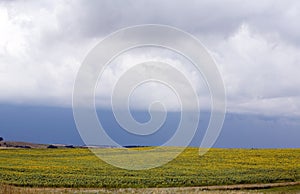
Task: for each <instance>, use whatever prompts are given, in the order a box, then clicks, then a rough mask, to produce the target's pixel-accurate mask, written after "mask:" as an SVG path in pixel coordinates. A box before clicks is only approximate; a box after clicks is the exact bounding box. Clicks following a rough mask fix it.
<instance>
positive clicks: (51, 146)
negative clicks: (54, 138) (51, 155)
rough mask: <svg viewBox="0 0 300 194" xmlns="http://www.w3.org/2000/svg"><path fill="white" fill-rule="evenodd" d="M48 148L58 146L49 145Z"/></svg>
mask: <svg viewBox="0 0 300 194" xmlns="http://www.w3.org/2000/svg"><path fill="white" fill-rule="evenodd" d="M47 148H57V146H55V145H49V146H48V147H47Z"/></svg>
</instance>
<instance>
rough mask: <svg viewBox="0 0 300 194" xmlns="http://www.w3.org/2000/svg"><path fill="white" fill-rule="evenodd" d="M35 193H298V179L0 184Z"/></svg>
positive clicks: (14, 192)
mask: <svg viewBox="0 0 300 194" xmlns="http://www.w3.org/2000/svg"><path fill="white" fill-rule="evenodd" d="M21 193H24V194H36V193H146V194H147V193H149V194H150V193H153V194H154V193H166V194H169V193H170V194H171V193H220V194H223V193H290V194H291V193H295V194H297V193H300V181H298V182H285V183H267V184H237V185H218V186H202V187H170V188H111V189H106V188H100V189H99V188H98V189H94V188H89V189H88V188H78V189H74V188H30V187H16V186H11V185H3V184H2V185H0V194H21Z"/></svg>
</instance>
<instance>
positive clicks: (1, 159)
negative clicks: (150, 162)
mask: <svg viewBox="0 0 300 194" xmlns="http://www.w3.org/2000/svg"><path fill="white" fill-rule="evenodd" d="M116 149H117V148H108V149H99V150H100V151H103V152H106V153H107V154H110V153H115V151H116ZM142 149H146V148H142ZM170 149H171V148H165V152H166V153H167V152H168V151H169V150H170ZM159 154H160V155H161V156H162V157H164V153H159ZM116 157H117V156H116ZM129 157H130V156H129ZM299 161H300V149H216V148H215V149H211V150H210V151H209V152H207V153H206V154H205V155H204V156H199V155H198V148H187V149H186V150H185V151H184V152H183V153H182V154H181V155H180V156H179V157H177V158H176V159H174V160H173V161H171V162H169V163H168V164H166V165H164V166H161V167H158V168H154V169H150V170H140V171H132V170H131V171H130V170H124V169H120V168H116V167H113V166H111V165H109V164H106V163H105V162H103V161H101V160H100V159H99V158H98V157H96V156H95V155H94V154H93V153H92V152H91V151H89V150H88V149H79V148H76V149H0V184H4V185H15V186H27V187H71V188H145V187H182V186H184V187H190V186H207V185H231V184H251V183H276V182H294V181H300V163H299Z"/></svg>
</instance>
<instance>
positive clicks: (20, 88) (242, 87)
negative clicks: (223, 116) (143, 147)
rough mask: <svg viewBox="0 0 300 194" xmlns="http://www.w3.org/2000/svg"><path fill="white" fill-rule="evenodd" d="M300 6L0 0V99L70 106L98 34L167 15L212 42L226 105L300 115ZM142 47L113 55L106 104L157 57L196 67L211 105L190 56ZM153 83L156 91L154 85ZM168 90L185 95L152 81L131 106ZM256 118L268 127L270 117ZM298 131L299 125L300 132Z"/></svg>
mask: <svg viewBox="0 0 300 194" xmlns="http://www.w3.org/2000/svg"><path fill="white" fill-rule="evenodd" d="M299 10H300V2H299V1H297V0H294V1H292V0H290V1H289V0H287V1H279V0H278V1H276V0H275V1H274V0H269V1H266V0H261V1H258V0H257V1H243V2H241V1H236V0H228V1H215V0H213V1H211V0H207V1H205V0H204V1H176V0H175V1H173V0H166V1H158V0H157V1H155V0H154V1H145V0H141V1H130V0H125V1H124V0H119V1H118V0H116V1H108V0H102V1H80V0H76V1H70V0H69V1H68V0H63V1H59V2H58V1H50V0H48V1H47V0H45V1H0V104H2V105H3V106H6V105H12V106H14V107H15V106H40V107H60V108H71V105H72V91H73V85H74V81H75V78H76V74H77V72H78V70H79V67H80V65H81V63H82V61H83V60H84V59H85V57H86V56H87V54H88V53H89V51H90V50H91V49H93V48H94V47H95V46H96V44H97V43H99V42H100V41H101V40H103V39H104V38H105V37H106V36H107V35H109V34H110V33H113V32H115V31H116V30H119V29H121V28H125V27H129V26H133V25H140V24H163V25H170V26H173V27H176V28H179V29H181V30H183V31H186V32H188V33H190V34H192V35H193V36H195V37H196V38H197V39H199V40H200V42H201V43H203V45H205V47H206V49H207V50H208V51H209V53H210V54H211V56H212V57H213V58H214V60H215V62H216V64H217V67H218V68H219V71H220V73H221V75H222V78H223V81H224V86H225V90H226V97H227V107H226V108H227V113H229V114H232V115H245V118H247V119H246V120H247V122H249V117H248V116H247V115H255V116H259V117H263V118H265V117H273V118H284V120H285V121H284V122H285V124H286V123H295V122H296V123H297V118H299V116H300V90H299V85H300V79H299V78H298V75H299V74H300V36H299V34H300V26H299V25H298V22H297V21H298V20H299V18H300V11H299ZM143 49H144V50H143ZM143 49H140V50H133V51H130V52H127V53H125V54H123V55H121V56H119V57H118V58H117V59H116V60H114V61H112V62H111V65H110V67H109V68H108V69H107V71H106V72H105V73H104V75H103V78H102V79H100V80H99V81H100V83H101V84H103V86H104V87H103V88H98V89H97V96H96V98H97V102H98V105H99V107H100V108H101V107H104V106H106V105H107V102H109V100H110V99H109V94H110V92H111V88H112V86H113V84H114V83H115V82H116V80H117V79H118V77H119V76H120V75H121V73H122V72H124V71H125V70H126V69H127V68H128V67H130V66H132V64H137V63H140V62H143V61H147V60H149V59H155V60H159V61H165V62H169V63H172V64H173V65H175V66H176V67H178V68H180V69H181V70H182V72H184V73H185V74H186V75H189V78H190V81H191V82H192V83H193V86H194V87H195V88H197V94H198V95H199V99H201V100H202V101H201V102H202V106H204V107H206V106H207V104H208V103H207V102H209V95H208V94H207V91H208V90H207V88H206V86H205V84H203V78H201V76H199V75H195V74H193V72H194V71H193V69H191V68H188V67H187V66H188V65H186V64H187V63H188V62H187V61H185V60H184V59H182V58H181V57H180V56H178V55H176V54H174V53H171V52H170V51H168V50H166V49H162V50H159V49H157V48H156V49H155V48H143ZM149 90H151V91H156V92H155V93H151V94H152V95H149V92H148V93H147V91H149ZM165 97H168V99H170V100H168V101H167V102H166V103H168V105H167V106H168V107H170V109H172V107H173V108H174V107H176V106H177V105H178V101H177V99H176V96H175V95H174V93H172V92H170V91H169V90H167V89H166V88H165V87H162V86H160V85H159V84H156V85H155V84H154V85H153V84H152V85H151V84H150V85H144V86H143V87H141V88H139V89H138V90H137V91H136V92H135V93H134V94H133V95H132V98H133V99H134V100H133V103H132V106H133V108H136V109H144V108H147V106H148V105H149V103H150V102H151V101H153V100H154V99H157V98H159V99H161V98H165ZM3 114H4V113H3ZM286 119H287V120H289V122H286ZM295 120H296V121H295ZM290 121H291V122H290ZM228 122H233V121H228ZM250 123H251V122H250ZM225 124H226V123H225ZM228 124H229V125H230V123H228ZM298 124H299V123H298ZM297 126H300V125H297ZM257 127H260V128H262V129H263V128H264V124H262V125H261V124H259V125H258V126H257ZM275 127H276V126H275ZM278 127H279V128H280V125H278ZM289 127H291V128H293V127H294V128H297V127H295V126H294V124H293V126H292V124H291V125H289V124H287V125H284V126H282V130H287V129H286V128H289ZM280 129H281V128H280ZM0 130H1V129H0ZM298 131H299V129H298ZM298 131H297V132H294V133H292V134H293V135H295V134H297V135H299V132H298ZM12 138H13V137H12Z"/></svg>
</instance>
